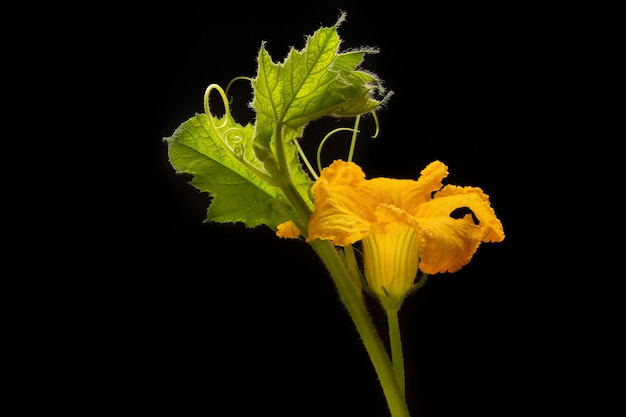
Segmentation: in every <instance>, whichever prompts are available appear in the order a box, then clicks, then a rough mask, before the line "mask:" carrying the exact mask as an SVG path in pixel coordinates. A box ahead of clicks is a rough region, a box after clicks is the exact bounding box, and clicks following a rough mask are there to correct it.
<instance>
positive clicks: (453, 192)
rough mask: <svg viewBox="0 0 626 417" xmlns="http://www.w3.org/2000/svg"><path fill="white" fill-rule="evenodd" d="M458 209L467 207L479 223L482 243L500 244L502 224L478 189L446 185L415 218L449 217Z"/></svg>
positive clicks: (487, 197)
mask: <svg viewBox="0 0 626 417" xmlns="http://www.w3.org/2000/svg"><path fill="white" fill-rule="evenodd" d="M460 207H468V208H469V209H470V210H472V212H473V213H474V215H475V216H476V218H477V219H478V221H479V222H480V227H481V229H482V235H481V240H482V241H483V242H501V241H502V240H503V239H504V229H503V228H502V223H501V222H500V220H498V218H497V217H496V213H495V211H494V210H493V208H491V205H490V204H489V196H488V195H487V194H485V193H484V192H483V191H482V190H481V189H480V188H478V187H459V186H456V185H446V186H445V187H444V188H443V189H441V191H439V192H437V193H435V195H434V196H433V199H432V200H431V201H429V202H428V203H426V204H422V205H421V206H420V207H419V208H418V210H417V212H416V213H415V216H416V217H418V218H427V217H433V216H449V215H450V213H452V211H454V210H455V209H457V208H460Z"/></svg>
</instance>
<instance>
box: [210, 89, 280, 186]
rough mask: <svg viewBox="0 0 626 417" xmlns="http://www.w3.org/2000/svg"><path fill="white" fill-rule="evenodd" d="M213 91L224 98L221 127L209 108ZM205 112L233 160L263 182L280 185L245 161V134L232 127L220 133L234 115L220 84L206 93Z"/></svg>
mask: <svg viewBox="0 0 626 417" xmlns="http://www.w3.org/2000/svg"><path fill="white" fill-rule="evenodd" d="M213 90H217V92H218V93H219V94H220V96H221V97H222V101H223V103H224V122H223V123H222V124H220V125H219V126H216V124H215V121H214V119H215V118H214V117H213V116H211V109H210V106H209V96H210V95H211V91H213ZM204 112H205V114H206V117H207V119H208V121H209V126H211V131H212V132H213V134H214V135H215V137H218V138H220V140H221V141H222V143H223V144H224V149H226V151H227V152H228V153H229V154H230V155H231V156H232V157H233V158H235V159H236V160H238V161H239V162H241V163H242V164H243V166H245V167H246V168H247V169H248V170H250V171H251V172H252V173H253V174H254V175H256V176H257V177H259V178H261V179H262V180H264V181H266V182H268V183H270V184H272V185H275V186H278V185H279V184H278V182H277V181H276V180H274V178H272V177H271V176H270V175H268V174H267V173H265V172H263V171H261V170H260V169H259V168H257V167H255V166H254V165H252V164H251V163H250V162H248V161H247V160H246V159H245V149H244V145H243V144H242V143H241V141H242V140H243V139H244V138H245V134H244V133H243V131H242V130H241V129H240V128H238V127H231V128H230V129H227V130H226V131H225V132H224V133H223V134H221V133H220V132H219V130H218V129H223V128H224V127H226V125H227V124H228V120H229V119H232V115H231V114H230V106H229V105H228V100H227V97H226V92H225V91H224V90H223V89H222V87H220V86H219V85H218V84H211V85H209V86H208V87H207V89H206V91H205V92H204ZM237 133H241V134H239V135H238V134H237ZM229 138H231V141H232V143H233V144H234V145H231V143H229V141H228V139H229Z"/></svg>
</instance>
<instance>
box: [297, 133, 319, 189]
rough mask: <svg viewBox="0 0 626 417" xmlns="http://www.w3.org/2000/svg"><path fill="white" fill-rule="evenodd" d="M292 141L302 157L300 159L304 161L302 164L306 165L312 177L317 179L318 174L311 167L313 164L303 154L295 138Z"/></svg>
mask: <svg viewBox="0 0 626 417" xmlns="http://www.w3.org/2000/svg"><path fill="white" fill-rule="evenodd" d="M293 143H294V144H295V145H296V149H298V154H299V155H300V158H302V161H304V164H305V165H306V167H307V168H308V169H309V172H310V173H311V175H312V176H313V178H314V179H316V180H317V179H318V178H319V176H318V175H317V173H316V172H315V170H314V169H313V166H312V165H311V163H310V162H309V159H308V158H307V157H306V155H305V154H304V150H303V149H302V147H301V146H300V143H299V142H298V141H297V140H294V141H293Z"/></svg>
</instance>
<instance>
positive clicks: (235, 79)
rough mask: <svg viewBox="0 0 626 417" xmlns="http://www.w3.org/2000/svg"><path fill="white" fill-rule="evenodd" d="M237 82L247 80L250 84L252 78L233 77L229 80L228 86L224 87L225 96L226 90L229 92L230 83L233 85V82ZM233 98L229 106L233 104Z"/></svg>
mask: <svg viewBox="0 0 626 417" xmlns="http://www.w3.org/2000/svg"><path fill="white" fill-rule="evenodd" d="M238 80H248V81H250V82H252V78H250V77H245V76H241V77H235V78H233V79H232V80H230V82H229V83H228V85H227V86H226V93H225V94H226V95H228V90H230V86H231V85H232V83H234V82H235V81H238ZM232 100H233V98H232V97H231V99H230V102H229V104H233V101H232Z"/></svg>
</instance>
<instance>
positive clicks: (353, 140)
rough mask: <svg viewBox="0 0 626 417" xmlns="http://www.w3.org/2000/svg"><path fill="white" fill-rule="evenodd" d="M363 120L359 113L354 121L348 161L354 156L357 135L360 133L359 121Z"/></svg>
mask: <svg viewBox="0 0 626 417" xmlns="http://www.w3.org/2000/svg"><path fill="white" fill-rule="evenodd" d="M360 121H361V115H360V114H359V115H358V116H357V117H356V120H355V121H354V130H353V131H352V140H351V141H350V151H349V152H348V162H352V156H354V147H355V146H356V135H357V134H358V133H359V122H360Z"/></svg>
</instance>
